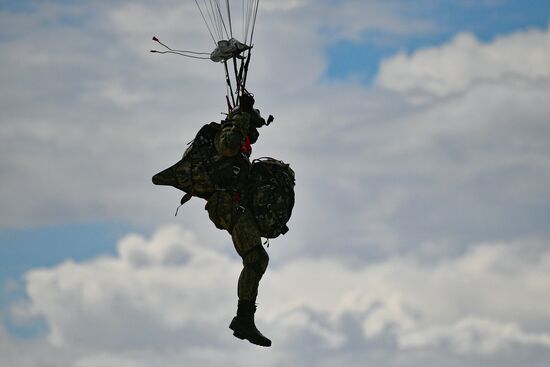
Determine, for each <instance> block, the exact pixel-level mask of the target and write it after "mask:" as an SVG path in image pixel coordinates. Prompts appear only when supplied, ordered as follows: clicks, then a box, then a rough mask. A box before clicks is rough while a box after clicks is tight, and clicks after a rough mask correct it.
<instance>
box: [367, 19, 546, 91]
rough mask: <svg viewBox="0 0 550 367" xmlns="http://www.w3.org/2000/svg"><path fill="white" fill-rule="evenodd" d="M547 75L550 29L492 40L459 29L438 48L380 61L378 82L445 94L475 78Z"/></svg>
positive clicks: (463, 88) (398, 88) (483, 80)
mask: <svg viewBox="0 0 550 367" xmlns="http://www.w3.org/2000/svg"><path fill="white" fill-rule="evenodd" d="M549 77H550V29H546V30H537V29H533V30H529V31H525V32H518V33H516V34H512V35H508V36H502V37H499V38H496V39H495V40H494V41H492V42H490V43H482V42H481V41H479V40H478V39H477V38H476V37H475V36H474V35H472V34H470V33H461V34H458V35H456V36H455V37H454V38H453V40H451V41H450V42H449V43H446V44H444V45H442V46H440V47H430V48H427V49H423V50H419V51H416V52H414V53H413V54H411V55H406V54H404V53H401V54H398V55H396V56H394V57H392V58H390V59H388V60H386V61H385V62H383V63H382V65H381V68H380V73H379V75H378V76H377V84H378V85H380V86H382V87H384V88H388V89H391V90H395V91H398V92H401V93H409V94H413V95H414V94H416V95H418V94H423V93H425V94H428V95H435V96H438V97H443V96H447V95H449V94H452V93H458V92H463V91H466V90H467V89H468V88H470V87H471V86H472V84H475V83H491V82H498V81H501V80H503V79H506V78H526V79H528V80H529V81H537V80H544V79H547V78H549Z"/></svg>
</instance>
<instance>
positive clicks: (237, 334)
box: [229, 321, 271, 347]
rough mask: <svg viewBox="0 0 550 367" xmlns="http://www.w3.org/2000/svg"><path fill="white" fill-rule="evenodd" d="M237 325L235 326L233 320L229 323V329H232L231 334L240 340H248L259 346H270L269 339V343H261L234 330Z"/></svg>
mask: <svg viewBox="0 0 550 367" xmlns="http://www.w3.org/2000/svg"><path fill="white" fill-rule="evenodd" d="M237 327H238V326H236V323H235V322H233V321H232V322H231V324H230V325H229V328H230V329H231V330H233V336H234V337H236V338H238V339H241V340H248V342H249V343H251V344H254V345H258V346H260V347H271V341H269V344H267V343H265V344H261V343H259V342H257V341H254V340H251V337H250V336H248V335H246V334H245V333H242V332H240V331H239V330H235V329H237Z"/></svg>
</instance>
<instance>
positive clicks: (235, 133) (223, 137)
mask: <svg viewBox="0 0 550 367" xmlns="http://www.w3.org/2000/svg"><path fill="white" fill-rule="evenodd" d="M249 125H250V115H249V114H247V113H239V114H238V115H236V116H234V117H233V118H232V119H230V120H228V121H225V122H224V123H223V124H222V130H221V132H220V133H219V134H218V135H217V136H216V141H215V145H216V149H217V150H218V153H219V154H221V155H223V156H234V155H235V154H237V153H239V151H240V148H241V144H242V143H243V142H244V139H245V136H246V135H247V132H248V129H249Z"/></svg>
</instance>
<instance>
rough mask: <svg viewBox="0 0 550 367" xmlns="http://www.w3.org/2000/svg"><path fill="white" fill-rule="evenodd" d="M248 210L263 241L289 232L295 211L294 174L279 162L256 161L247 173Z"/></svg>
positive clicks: (270, 160)
mask: <svg viewBox="0 0 550 367" xmlns="http://www.w3.org/2000/svg"><path fill="white" fill-rule="evenodd" d="M249 178H250V180H251V181H252V182H251V184H252V191H251V195H250V201H251V205H250V206H251V209H252V211H253V212H254V216H255V218H256V223H257V224H258V227H259V229H260V233H261V235H262V237H265V238H275V237H278V236H279V235H281V234H285V233H286V232H288V227H287V225H286V223H287V222H288V220H289V219H290V216H291V215H292V208H293V207H294V185H295V176H294V171H293V170H292V169H291V168H290V166H289V165H288V164H286V163H284V162H282V161H279V160H276V159H273V158H269V157H265V158H259V159H255V160H254V161H253V162H252V167H251V169H250V176H249Z"/></svg>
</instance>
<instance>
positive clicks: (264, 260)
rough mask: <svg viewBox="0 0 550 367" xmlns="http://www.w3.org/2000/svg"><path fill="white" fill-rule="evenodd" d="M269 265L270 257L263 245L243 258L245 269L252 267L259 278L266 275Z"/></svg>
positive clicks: (256, 247) (252, 249) (253, 248)
mask: <svg viewBox="0 0 550 367" xmlns="http://www.w3.org/2000/svg"><path fill="white" fill-rule="evenodd" d="M268 263H269V255H268V254H267V251H266V250H265V249H264V247H263V246H262V245H261V244H260V245H256V246H254V247H252V248H251V249H250V250H248V252H246V254H244V256H243V265H244V266H245V267H250V268H251V269H252V270H254V271H255V272H256V273H257V274H258V275H259V276H262V275H263V274H264V273H265V270H266V269H267V264H268Z"/></svg>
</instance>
